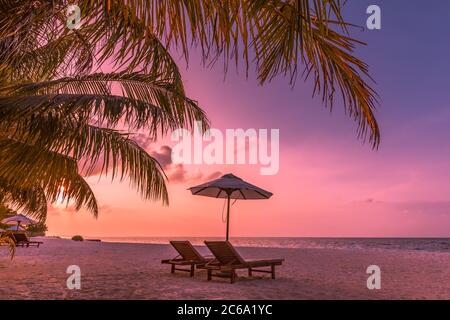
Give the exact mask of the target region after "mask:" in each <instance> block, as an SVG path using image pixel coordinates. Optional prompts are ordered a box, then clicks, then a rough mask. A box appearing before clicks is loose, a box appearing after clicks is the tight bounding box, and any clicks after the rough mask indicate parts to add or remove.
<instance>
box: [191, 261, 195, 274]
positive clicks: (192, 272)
mask: <svg viewBox="0 0 450 320" xmlns="http://www.w3.org/2000/svg"><path fill="white" fill-rule="evenodd" d="M194 271H195V264H191V277H193V276H194Z"/></svg>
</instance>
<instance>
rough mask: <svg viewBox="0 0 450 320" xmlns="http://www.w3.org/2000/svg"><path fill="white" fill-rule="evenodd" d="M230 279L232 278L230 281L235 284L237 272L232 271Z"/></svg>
mask: <svg viewBox="0 0 450 320" xmlns="http://www.w3.org/2000/svg"><path fill="white" fill-rule="evenodd" d="M230 278H231V280H230V282H231V283H234V282H235V281H236V271H234V270H231V276H230Z"/></svg>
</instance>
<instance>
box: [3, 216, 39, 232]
mask: <svg viewBox="0 0 450 320" xmlns="http://www.w3.org/2000/svg"><path fill="white" fill-rule="evenodd" d="M2 223H3V224H13V225H15V224H17V229H20V226H21V225H22V226H28V225H30V224H36V223H37V222H36V221H34V220H33V219H30V218H28V217H26V216H24V215H23V214H17V215H15V216H12V217H9V218H5V219H3V220H2Z"/></svg>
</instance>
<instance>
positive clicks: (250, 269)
mask: <svg viewBox="0 0 450 320" xmlns="http://www.w3.org/2000/svg"><path fill="white" fill-rule="evenodd" d="M252 275H253V273H252V268H248V276H249V277H251V276H252Z"/></svg>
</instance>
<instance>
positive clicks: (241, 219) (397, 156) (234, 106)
mask: <svg viewBox="0 0 450 320" xmlns="http://www.w3.org/2000/svg"><path fill="white" fill-rule="evenodd" d="M372 4H376V5H378V6H379V7H380V8H381V29H380V30H368V29H365V30H360V29H354V30H352V35H353V36H354V37H356V38H358V39H360V40H363V41H365V42H367V43H368V45H367V46H366V47H361V48H358V50H357V55H358V56H359V57H360V58H362V59H363V60H364V61H366V62H367V63H368V64H369V66H370V73H371V75H372V76H373V78H374V79H375V81H376V83H375V84H374V85H373V87H374V88H375V89H376V91H377V92H378V93H379V95H380V97H381V102H380V105H379V107H378V109H377V111H376V117H377V119H378V121H379V124H380V127H381V133H382V141H381V145H380V147H379V149H378V150H373V149H372V148H371V147H370V144H368V143H365V144H364V143H363V142H362V141H360V140H358V139H357V138H356V129H357V127H356V123H354V122H353V121H352V120H351V119H349V118H348V117H347V116H346V115H345V114H344V108H343V105H342V102H341V101H339V100H336V103H335V106H334V108H333V112H331V113H330V111H329V110H327V109H325V108H324V107H323V105H322V103H321V100H320V98H319V97H316V98H313V97H312V96H311V95H312V84H311V83H309V82H307V83H304V82H303V81H301V80H300V79H299V80H298V81H297V83H296V85H295V87H294V88H291V87H290V86H289V83H288V79H285V78H282V77H280V78H277V79H275V80H273V81H272V82H271V83H267V84H265V85H264V86H263V87H261V86H259V85H258V82H257V80H256V79H255V75H254V74H253V73H252V72H250V75H249V78H248V79H247V78H246V77H245V73H244V72H242V70H241V71H240V72H235V71H234V70H230V71H229V72H228V74H227V76H226V77H225V79H224V74H223V69H222V68H221V65H220V64H218V65H216V66H214V67H212V68H205V67H203V66H202V65H201V63H200V59H199V56H198V52H197V53H196V52H193V53H192V55H191V60H190V62H189V65H188V67H186V65H185V64H184V62H183V61H182V59H179V63H180V66H181V70H182V74H183V79H184V83H185V87H186V92H187V95H188V96H189V97H191V98H193V99H195V100H197V101H198V102H199V104H200V105H201V107H202V108H203V109H204V110H205V111H206V113H207V115H208V117H209V119H210V120H211V126H212V127H213V128H216V129H219V130H220V131H221V132H223V133H225V130H226V129H236V128H243V129H249V128H254V129H256V130H259V129H268V130H271V129H278V130H279V170H278V172H277V174H274V175H261V174H260V167H261V166H260V165H258V164H256V165H252V164H239V165H237V164H235V165H206V164H203V165H186V164H184V165H177V164H175V163H173V161H172V159H171V157H170V153H171V149H172V148H173V147H174V145H175V144H176V143H175V142H173V141H171V140H170V138H169V137H165V138H163V139H161V140H160V141H158V142H157V143H150V142H149V141H147V140H146V137H145V136H144V135H142V136H138V137H137V138H138V142H139V143H140V144H141V145H143V146H144V147H145V148H146V150H147V151H148V152H149V153H150V154H152V155H153V156H155V157H157V158H158V159H159V160H160V161H161V163H162V165H163V166H164V168H165V170H166V172H167V175H168V177H169V183H168V189H169V196H170V205H169V206H166V207H164V206H162V204H161V203H158V202H156V203H152V202H149V201H143V200H142V199H141V198H140V196H139V195H138V194H137V192H136V191H135V190H133V189H132V188H130V187H129V186H128V185H127V183H119V182H114V183H111V181H110V180H109V179H100V180H99V178H98V177H97V176H93V177H89V178H88V179H87V181H88V182H89V184H90V185H91V187H92V188H93V190H94V192H95V194H96V196H97V199H98V201H99V204H100V213H99V217H98V219H94V218H93V217H92V215H90V214H89V213H88V212H85V211H83V210H81V211H80V212H74V210H73V209H72V208H70V207H69V208H65V207H62V206H61V205H59V204H56V205H55V206H53V207H51V208H50V210H49V214H48V219H47V225H48V228H49V232H48V234H50V235H64V236H69V235H74V234H82V235H85V236H92V237H94V236H98V237H102V236H103V237H106V236H155V237H159V236H169V237H170V236H195V237H201V236H205V237H213V236H214V237H220V236H224V234H225V223H223V219H222V214H223V207H224V201H223V200H222V199H214V198H206V197H198V196H193V195H191V194H190V192H189V191H188V190H187V188H188V187H190V186H194V185H197V184H200V183H202V182H205V181H208V180H210V179H213V178H216V177H218V176H220V175H222V174H225V173H230V172H232V173H234V174H235V175H237V176H240V177H241V178H243V179H245V180H247V181H249V182H251V183H253V184H256V185H258V186H259V187H261V188H263V189H266V190H268V191H271V192H272V193H273V194H274V195H273V196H272V198H270V199H269V200H247V201H237V202H235V203H234V204H233V205H232V207H231V220H230V221H231V222H230V230H231V232H230V235H231V237H233V236H235V237H243V236H245V237H253V236H254V237H270V236H273V237H294V236H299V237H302V236H303V237H340V236H344V237H449V236H450V183H449V181H450V165H449V159H450V143H449V138H450V126H449V124H450V91H449V90H448V85H449V74H450V62H449V61H448V57H449V56H450V42H449V41H447V38H448V30H449V27H448V21H447V18H448V13H449V12H450V3H449V2H447V1H441V0H433V1H430V3H429V4H428V3H427V4H428V5H427V6H423V4H422V3H421V1H408V0H396V1H365V0H358V1H355V0H351V1H348V2H347V5H346V6H345V7H344V16H345V17H346V18H347V19H348V20H349V21H351V22H352V23H355V24H357V25H362V26H365V23H366V19H367V17H368V15H367V14H366V8H367V7H368V6H369V5H372Z"/></svg>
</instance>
